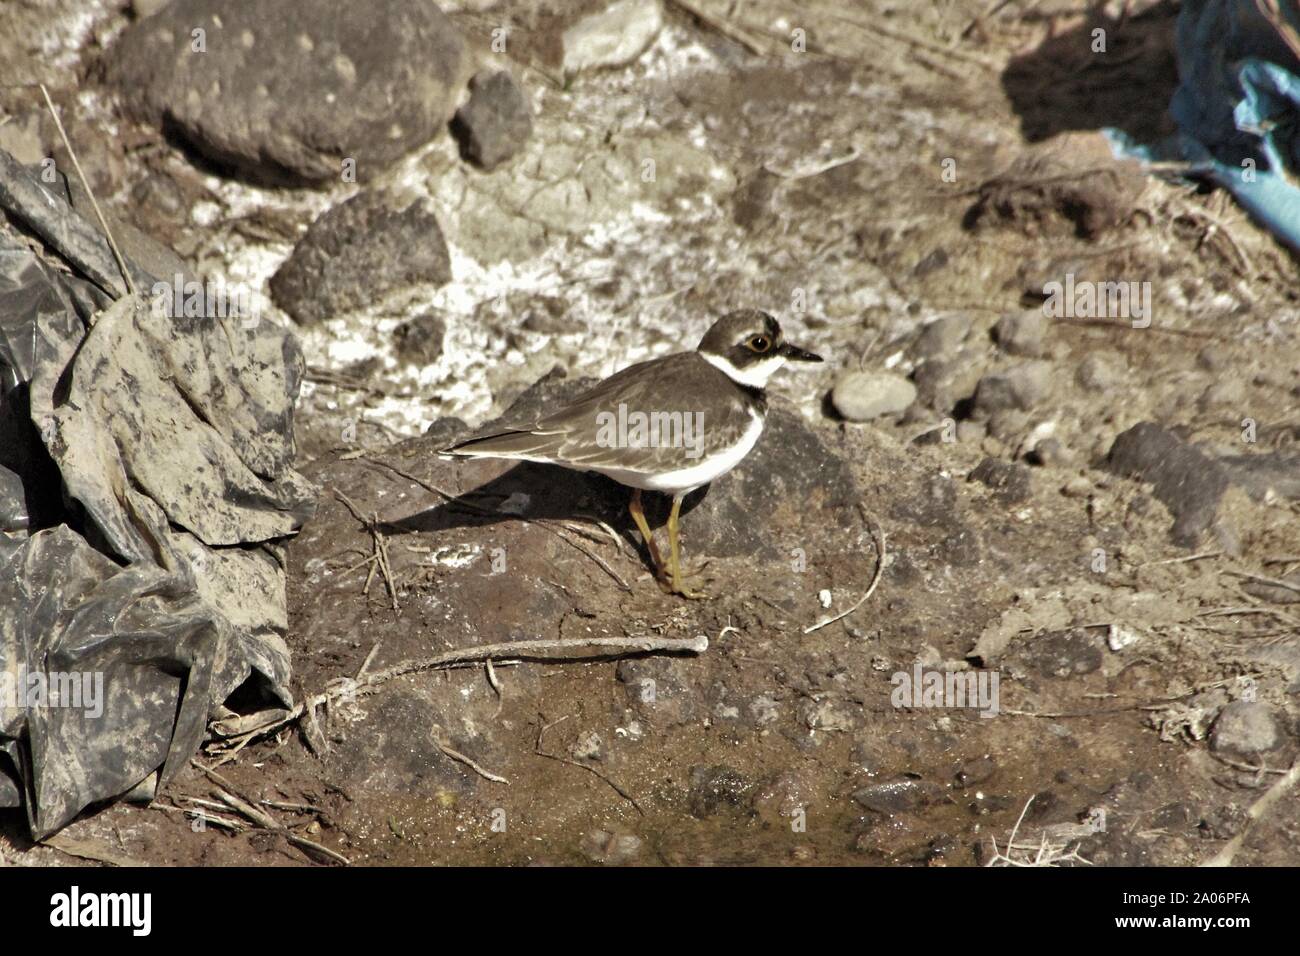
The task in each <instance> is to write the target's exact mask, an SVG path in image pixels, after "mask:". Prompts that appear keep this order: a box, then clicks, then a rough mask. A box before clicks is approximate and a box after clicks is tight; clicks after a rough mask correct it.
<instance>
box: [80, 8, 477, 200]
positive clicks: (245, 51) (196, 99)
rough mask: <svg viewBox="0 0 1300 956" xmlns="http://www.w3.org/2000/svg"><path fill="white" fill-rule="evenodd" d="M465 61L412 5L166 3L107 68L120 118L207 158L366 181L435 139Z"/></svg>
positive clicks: (280, 172)
mask: <svg viewBox="0 0 1300 956" xmlns="http://www.w3.org/2000/svg"><path fill="white" fill-rule="evenodd" d="M195 30H202V31H204V32H203V33H202V34H199V35H198V36H197V37H196V35H195V34H194V31H195ZM199 42H202V44H203V50H202V51H199V50H197V49H195V46H194V45H195V44H197V43H199ZM466 64H467V58H466V54H465V43H464V41H463V40H462V39H461V36H460V34H459V32H458V31H457V29H456V27H455V25H454V24H453V23H452V22H451V20H449V19H448V18H447V17H446V16H445V15H444V14H443V13H442V12H441V11H440V10H439V9H438V7H437V6H436V5H435V4H433V3H426V2H421V0H374V2H372V3H364V4H356V3H336V2H335V0H173V2H172V3H170V4H168V5H167V6H166V7H164V8H163V9H161V10H159V11H158V12H157V13H155V14H154V15H153V16H150V17H147V18H144V19H141V20H139V21H137V22H136V23H134V24H132V25H131V26H129V27H127V28H126V30H125V31H124V32H123V33H122V35H121V36H120V37H119V38H118V40H117V42H116V43H114V44H113V46H112V48H111V49H110V50H109V51H108V55H107V59H106V66H105V70H106V74H107V79H108V81H109V82H110V83H111V84H112V85H113V86H115V87H116V88H117V90H118V91H119V93H120V94H121V97H122V101H123V104H124V105H125V107H126V109H127V111H128V112H130V113H131V114H132V115H134V116H136V117H137V118H139V119H141V120H143V121H145V122H148V123H150V124H152V125H154V126H158V127H161V128H165V129H166V130H167V131H168V133H175V134H177V135H179V136H180V137H181V138H183V139H184V140H185V141H186V142H187V143H189V144H190V145H191V146H193V147H194V148H195V149H196V150H198V151H199V152H201V153H203V154H204V155H205V156H207V157H208V158H209V159H212V160H215V161H216V162H218V163H222V164H229V165H232V166H234V167H236V168H238V169H239V170H241V171H242V172H244V173H246V174H248V175H250V176H251V177H253V178H255V179H259V180H269V181H272V182H283V181H288V182H304V181H305V182H317V181H320V180H325V179H334V180H336V181H337V180H339V179H340V178H341V177H342V175H343V173H344V171H345V170H344V166H343V163H344V160H345V159H351V160H354V161H355V163H356V169H355V172H356V176H357V179H358V180H359V181H365V180H367V179H369V178H371V177H373V176H374V175H375V174H376V173H378V172H379V171H380V170H381V169H382V168H383V167H385V166H387V165H389V164H390V163H392V162H393V161H395V160H396V159H398V158H399V157H401V156H403V155H405V154H406V153H407V152H409V151H410V150H411V149H413V148H414V147H416V146H418V145H420V144H421V143H424V142H427V141H428V140H429V139H431V138H432V137H433V136H435V135H436V134H437V133H439V132H440V131H441V130H442V128H443V126H445V125H446V123H447V120H448V119H450V118H451V113H452V110H453V108H454V105H455V100H456V97H457V95H458V94H459V92H460V89H461V87H462V86H463V84H464V80H465V74H466V72H467V66H466ZM84 161H85V160H84V157H83V162H84Z"/></svg>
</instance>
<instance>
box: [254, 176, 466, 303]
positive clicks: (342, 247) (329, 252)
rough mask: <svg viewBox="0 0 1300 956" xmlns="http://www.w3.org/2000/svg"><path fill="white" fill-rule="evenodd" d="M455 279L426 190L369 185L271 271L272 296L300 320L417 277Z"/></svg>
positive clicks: (369, 299)
mask: <svg viewBox="0 0 1300 956" xmlns="http://www.w3.org/2000/svg"><path fill="white" fill-rule="evenodd" d="M450 279H451V259H450V257H449V256H448V254H447V243H446V242H445V241H444V240H443V238H442V230H441V229H440V228H439V226H438V219H437V217H436V216H435V215H434V209H433V204H432V203H431V202H429V201H428V200H426V199H424V198H423V197H415V198H412V197H411V196H403V195H400V194H397V193H393V192H389V191H386V190H370V189H367V190H365V191H363V192H360V193H358V194H357V195H355V196H353V197H352V198H351V199H349V200H347V201H346V202H343V203H340V204H339V205H337V206H335V207H333V208H332V209H330V210H329V211H327V212H326V213H324V214H323V215H322V216H320V217H319V218H318V219H317V220H316V221H315V222H313V223H312V224H311V227H310V228H309V229H308V230H307V234H306V235H305V236H303V237H302V239H301V240H300V241H299V242H298V245H297V246H295V247H294V250H293V252H292V253H290V255H289V258H288V259H286V260H285V262H284V264H283V265H281V266H280V269H279V271H278V272H276V274H275V275H274V276H272V277H271V282H270V287H271V295H272V297H273V298H274V299H275V302H276V304H277V305H278V306H280V308H282V309H284V310H285V311H286V312H288V313H289V314H290V315H292V316H293V317H294V318H295V319H297V320H298V321H299V322H302V323H313V322H320V321H323V320H325V319H328V318H330V317H332V316H334V315H337V314H339V313H341V312H347V311H350V310H352V309H356V308H360V307H362V306H366V305H370V304H372V303H374V302H376V301H378V300H380V299H382V298H383V297H384V296H385V295H387V294H389V293H391V292H394V291H397V290H399V289H403V288H406V287H408V286H411V285H415V284H419V283H428V284H430V285H434V286H440V285H443V284H444V283H446V282H447V281H448V280H450Z"/></svg>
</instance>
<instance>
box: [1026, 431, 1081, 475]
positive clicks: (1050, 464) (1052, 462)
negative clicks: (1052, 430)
mask: <svg viewBox="0 0 1300 956" xmlns="http://www.w3.org/2000/svg"><path fill="white" fill-rule="evenodd" d="M1026 457H1027V459H1028V461H1029V462H1030V464H1034V465H1039V466H1040V467H1043V468H1063V467H1065V466H1067V465H1071V464H1073V463H1074V455H1072V454H1071V453H1070V451H1069V450H1068V449H1067V448H1066V447H1065V446H1064V445H1062V444H1061V441H1060V439H1057V438H1044V439H1043V440H1042V441H1040V442H1039V443H1038V444H1036V445H1035V446H1034V447H1033V450H1032V451H1030V452H1029V454H1028V455H1027V456H1026Z"/></svg>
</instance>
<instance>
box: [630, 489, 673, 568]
mask: <svg viewBox="0 0 1300 956" xmlns="http://www.w3.org/2000/svg"><path fill="white" fill-rule="evenodd" d="M627 510H628V511H629V512H630V513H631V515H632V520H633V521H634V522H635V523H636V529H637V530H638V531H640V532H641V538H642V539H643V540H644V541H645V546H646V550H647V551H649V552H650V560H651V561H653V562H654V566H655V577H656V578H658V579H659V580H661V581H662V580H663V578H664V562H663V559H662V558H660V557H659V548H658V546H657V545H656V544H655V536H654V535H653V534H652V533H651V532H650V525H648V524H647V523H646V520H645V512H644V511H642V510H641V489H640V488H634V489H633V490H632V501H631V502H630V503H629V504H628V506H627Z"/></svg>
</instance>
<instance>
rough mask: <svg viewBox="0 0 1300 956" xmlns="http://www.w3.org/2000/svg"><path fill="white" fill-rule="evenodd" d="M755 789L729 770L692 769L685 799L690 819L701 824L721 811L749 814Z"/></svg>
mask: <svg viewBox="0 0 1300 956" xmlns="http://www.w3.org/2000/svg"><path fill="white" fill-rule="evenodd" d="M754 791H755V785H754V783H753V782H751V781H749V780H747V779H745V777H743V776H742V775H741V773H740V771H738V770H733V769H732V768H731V767H726V766H721V765H719V766H714V767H702V766H701V767H692V768H691V787H690V793H689V795H688V802H689V805H690V811H691V816H693V817H696V818H698V819H701V820H703V819H704V818H705V817H711V816H714V815H716V814H717V813H718V812H719V811H721V810H723V809H724V808H727V807H730V808H732V809H736V810H749V809H750V808H751V807H752V805H753V801H754V797H755V793H754Z"/></svg>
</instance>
